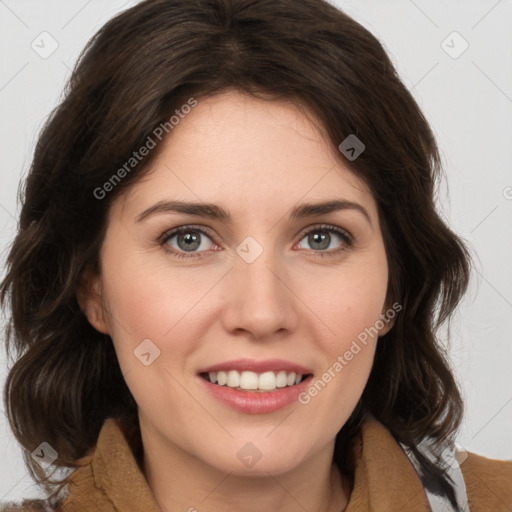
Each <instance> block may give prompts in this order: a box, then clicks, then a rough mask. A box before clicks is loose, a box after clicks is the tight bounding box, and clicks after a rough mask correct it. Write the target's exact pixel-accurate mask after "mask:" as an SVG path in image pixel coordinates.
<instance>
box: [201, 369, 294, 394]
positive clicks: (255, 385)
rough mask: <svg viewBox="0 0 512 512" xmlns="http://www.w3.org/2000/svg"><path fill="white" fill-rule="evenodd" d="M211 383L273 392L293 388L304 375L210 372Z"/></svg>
mask: <svg viewBox="0 0 512 512" xmlns="http://www.w3.org/2000/svg"><path fill="white" fill-rule="evenodd" d="M208 376H209V379H210V382H212V383H213V384H218V385H219V386H227V387H230V388H238V389H245V390H257V389H259V390H262V391H273V390H274V389H277V388H284V387H286V386H293V385H295V384H299V382H300V381H301V380H302V378H303V375H301V374H300V373H295V372H289V373H287V372H285V371H284V370H281V371H279V372H277V374H276V373H274V372H264V373H261V374H257V373H255V372H249V371H243V372H238V371H236V370H229V371H228V372H209V373H208Z"/></svg>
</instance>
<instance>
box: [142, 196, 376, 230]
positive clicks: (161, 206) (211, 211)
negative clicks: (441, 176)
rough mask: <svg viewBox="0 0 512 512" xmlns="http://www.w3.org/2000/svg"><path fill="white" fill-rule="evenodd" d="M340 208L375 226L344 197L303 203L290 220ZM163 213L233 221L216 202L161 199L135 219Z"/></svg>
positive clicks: (365, 212) (366, 213)
mask: <svg viewBox="0 0 512 512" xmlns="http://www.w3.org/2000/svg"><path fill="white" fill-rule="evenodd" d="M339 210H355V211H357V212H360V213H361V214H362V215H363V216H364V217H365V219H366V220H367V221H368V222H369V223H370V226H373V225H372V220H371V217H370V215H369V213H368V211H367V210H366V208H365V207H364V206H362V205H360V204H359V203H354V202H352V201H346V200H344V199H333V200H330V201H324V202H321V203H305V204H301V205H300V206H298V207H296V208H295V209H294V210H292V212H291V213H290V214H289V217H288V218H289V219H290V220H298V219H303V218H305V217H312V216H315V215H325V214H327V213H331V212H335V211H339ZM163 213H185V214H188V215H196V216H198V217H206V218H209V219H213V220H218V221H221V222H226V223H229V222H230V221H231V214H230V213H229V211H228V210H225V209H224V208H222V207H220V206H218V205H216V204H212V203H192V202H186V201H159V202H158V203H156V204H154V205H153V206H150V207H149V208H147V209H146V210H144V211H143V212H142V213H140V214H139V215H137V217H136V219H135V220H136V222H141V221H143V220H145V219H147V218H148V217H151V216H153V215H157V214H163Z"/></svg>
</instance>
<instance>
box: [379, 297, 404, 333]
mask: <svg viewBox="0 0 512 512" xmlns="http://www.w3.org/2000/svg"><path fill="white" fill-rule="evenodd" d="M401 309H402V306H401V305H399V304H398V303H397V302H395V303H394V304H393V305H392V306H389V307H385V308H384V309H383V310H382V314H381V315H380V318H379V320H378V321H377V322H376V324H378V327H380V328H379V338H380V337H381V336H384V335H385V334H387V333H388V332H389V331H390V330H391V328H392V327H393V326H394V325H395V318H396V315H397V314H398V312H399V311H400V310H401Z"/></svg>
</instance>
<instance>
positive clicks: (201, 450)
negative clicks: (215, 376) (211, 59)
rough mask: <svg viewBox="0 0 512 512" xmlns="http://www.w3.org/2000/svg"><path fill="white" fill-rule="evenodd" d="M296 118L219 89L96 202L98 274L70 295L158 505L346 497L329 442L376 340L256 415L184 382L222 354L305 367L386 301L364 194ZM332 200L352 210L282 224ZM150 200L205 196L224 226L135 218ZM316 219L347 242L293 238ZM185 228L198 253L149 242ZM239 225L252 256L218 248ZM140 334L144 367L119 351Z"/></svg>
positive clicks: (353, 399) (222, 505)
mask: <svg viewBox="0 0 512 512" xmlns="http://www.w3.org/2000/svg"><path fill="white" fill-rule="evenodd" d="M311 119H313V118H312V116H311V115H310V116H306V115H305V114H304V113H303V112H302V111H301V110H299V109H298V108H297V107H296V106H294V105H293V104H292V103H288V102H284V101H265V100H262V99H256V98H254V97H252V96H249V95H245V94H243V93H239V92H236V91H225V92H223V93H222V94H220V95H217V96H214V97H210V98H204V99H203V98H200V99H199V104H198V105H197V106H196V107H195V108H194V109H193V110H192V111H191V112H190V114H188V115H187V116H186V117H185V118H184V119H183V120H181V121H180V123H179V125H177V126H176V127H175V128H174V129H173V131H172V132H171V133H170V135H169V136H168V138H167V139H166V140H165V144H164V146H163V147H161V148H160V149H161V151H160V152H159V156H158V158H157V159H156V160H155V161H153V163H152V165H151V170H150V172H149V173H148V174H146V175H145V176H144V178H142V179H140V180H138V181H137V182H136V183H135V184H134V185H133V186H132V187H130V188H129V189H128V191H127V192H125V193H123V195H121V196H120V197H119V198H117V199H116V201H114V203H113V205H112V208H111V210H110V214H109V218H108V227H107V231H106V236H105V240H104V243H103V246H102V249H101V254H100V271H99V273H98V274H92V275H89V276H88V277H87V279H86V286H85V288H84V290H83V291H82V292H81V294H80V299H79V300H80V301H81V305H82V308H83V310H84V311H85V313H86V315H87V317H88V318H89V321H90V322H91V324H92V325H93V326H94V327H95V328H96V329H97V330H99V331H101V332H104V333H108V334H109V335H110V336H111V337H112V340H113V343H114V346H115V350H116V353H117V356H118V359H119V363H120V366H121V369H122V371H123V374H124V376H125V379H126V383H127V385H128V387H129V389H130V391H131V392H132V394H133V396H134V398H135V400H136V402H137V404H138V406H139V419H140V425H141V434H142V441H143V446H144V474H145V476H146V478H147V481H148V484H149V486H150V488H151V490H152V492H153V494H154V496H155V500H156V501H157V503H158V505H159V506H160V508H161V509H162V510H163V511H165V512H171V511H172V512H174V511H186V510H198V511H200V512H213V511H218V510H241V511H246V512H251V511H258V512H260V511H261V510H274V511H278V512H288V511H296V510H311V511H320V510H322V511H326V510H327V511H331V510H332V511H339V510H342V509H344V507H346V505H347V503H348V500H349V497H350V488H349V487H348V486H347V484H346V482H345V479H344V478H343V477H342V476H341V475H340V473H339V471H338V470H337V469H336V467H335V466H333V464H332V457H333V449H334V441H335V436H336V434H337V432H338V431H339V430H340V429H341V427H342V426H343V425H344V423H345V422H346V421H347V419H348V417H349V415H350V414H351V412H352V411H353V409H354V407H355V405H356V403H357V401H358V400H359V398H360V396H361V394H362V391H363V389H364V386H365V384H366V382H367V380H368V376H369V373H370V370H371V365H372V362H373V357H374V353H375V346H376V343H377V342H378V337H377V336H375V337H373V338H369V340H368V343H367V345H366V346H364V347H363V349H362V350H361V351H360V352H359V353H358V354H357V355H356V356H354V358H353V359H352V360H351V361H350V362H349V363H348V364H347V365H346V366H344V368H343V370H342V371H341V372H339V373H337V374H336V376H335V377H334V378H333V379H332V380H331V381H330V382H329V383H328V385H327V386H326V387H325V388H324V389H323V390H322V391H321V392H320V393H318V395H317V396H315V397H314V398H312V399H311V401H310V402H309V403H308V404H307V405H302V404H300V403H298V402H294V403H292V404H291V405H289V406H287V407H285V408H284V409H281V410H278V411H275V412H273V413H265V414H246V413H241V412H239V411H236V410H232V409H230V408H228V407H227V406H226V405H224V404H222V403H220V402H218V401H217V400H216V399H214V398H212V397H211V395H210V394H209V393H207V392H206V390H205V389H204V385H203V384H202V383H201V382H200V381H199V380H198V379H199V377H198V376H197V372H198V371H199V369H200V368H204V367H205V366H209V365H212V364H215V363H219V362H223V361H227V360H231V359H238V358H252V359H258V360H262V359H268V358H281V359H285V360H289V361H292V362H295V363H299V364H302V365H304V366H306V367H309V368H311V369H312V370H313V373H314V375H315V377H321V375H322V374H323V373H324V372H325V371H326V370H327V369H328V368H329V367H332V365H333V363H334V362H335V361H336V360H337V358H338V356H340V355H343V354H344V353H345V352H346V351H347V350H348V349H349V348H350V345H351V343H352V341H353V340H354V339H355V338H356V337H357V335H358V334H359V333H361V332H362V331H364V329H365V328H368V327H370V326H373V325H374V324H375V322H376V321H377V320H378V319H379V318H380V315H381V314H382V313H383V312H384V311H385V310H386V304H385V299H386V289H387V283H388V266H387V259H386V253H385V249H384V242H383V238H382V233H381V230H380V227H379V218H378V212H377V206H376V202H375V200H374V198H373V196H372V194H371V192H370V190H369V189H368V187H367V186H366V185H365V183H364V182H362V181H361V180H360V179H359V178H357V177H356V175H355V174H353V173H352V171H350V169H349V168H348V167H347V166H346V164H344V163H343V162H342V159H341V158H340V156H339V155H336V152H335V151H334V150H333V149H332V147H331V146H330V144H329V142H328V141H327V139H326V137H325V136H324V135H323V134H322V132H321V131H320V130H319V129H317V128H315V124H314V123H313V122H312V121H311ZM332 199H344V200H347V201H351V202H354V203H357V204H359V205H360V206H362V207H363V208H364V209H365V210H366V211H367V213H368V216H369V220H368V219H367V218H366V217H365V215H363V214H362V213H361V212H360V211H358V210H356V209H344V210H339V211H334V212H331V213H327V214H321V215H315V216H309V217H307V218H303V219H297V220H289V219H288V214H289V212H290V211H291V210H292V209H293V208H295V207H296V206H298V204H302V203H315V202H322V201H327V200H332ZM168 200H181V201H192V202H207V203H215V204H216V205H219V206H221V207H223V208H224V209H226V210H228V211H229V212H230V214H231V216H232V219H231V221H230V222H225V221H219V220H213V219H210V218H206V217H198V216H194V215H191V214H184V213H175V212H160V213H156V214H154V215H150V216H147V217H146V218H145V219H144V220H142V221H137V217H138V216H139V215H140V214H141V213H142V212H144V211H145V210H147V209H148V208H150V207H151V206H153V205H155V204H156V203H158V202H159V201H168ZM322 223H327V224H330V225H333V226H336V227H339V228H341V229H343V230H345V231H347V232H349V233H350V234H351V236H352V237H353V242H352V244H347V242H346V241H345V240H344V239H343V238H340V237H339V236H338V235H336V233H331V238H330V242H329V241H328V245H327V248H323V247H325V246H322V247H321V248H320V249H319V248H318V247H319V246H318V245H314V241H313V242H312V241H311V240H310V239H308V232H310V230H311V229H314V228H317V226H319V225H321V224H322ZM187 225H193V226H198V227H202V228H203V229H205V230H208V228H209V231H208V232H207V235H202V234H200V237H201V246H200V247H199V248H197V249H195V253H194V254H196V255H198V257H196V258H188V259H180V258H178V257H177V256H176V255H174V254H173V253H172V252H171V251H172V250H173V249H174V250H175V251H177V252H181V253H184V254H185V255H187V254H190V252H186V250H184V249H183V247H186V245H185V246H184V245H183V244H181V245H178V237H177V236H175V237H173V238H171V239H170V240H168V241H167V242H162V240H161V238H162V235H163V234H164V233H166V232H168V231H169V230H171V229H172V228H175V227H178V226H187ZM320 232H321V230H320ZM193 233H195V234H197V232H194V231H193ZM314 233H318V228H317V229H316V230H315V231H313V234H314ZM210 234H211V236H210ZM320 234H321V233H320ZM248 236H251V237H253V238H254V239H255V240H256V241H257V242H258V244H259V245H260V246H261V247H262V248H263V253H262V254H261V255H260V256H259V257H258V258H257V259H256V260H255V261H254V262H252V263H247V262H246V261H245V260H244V259H243V258H242V257H240V256H239V254H238V253H237V252H236V248H237V246H238V245H239V244H240V243H241V242H242V241H243V240H244V239H245V238H246V237H248ZM312 244H313V245H312ZM340 248H342V249H344V250H340V251H338V252H334V251H336V250H337V249H340ZM322 251H323V252H324V253H329V254H325V255H324V257H320V256H318V253H320V252H322ZM391 325H392V322H389V323H387V324H386V325H385V327H384V328H383V329H381V330H380V332H379V335H383V334H385V333H386V332H387V331H388V330H389V329H390V328H391ZM145 339H150V340H151V341H152V343H154V344H155V345H156V346H157V347H158V349H159V350H160V356H159V357H158V358H156V359H155V360H154V362H152V364H150V365H149V366H145V365H143V364H142V363H141V362H140V361H139V360H138V359H137V358H136V357H134V350H135V349H136V348H137V346H138V345H139V344H140V343H141V342H142V340H145ZM247 442H251V443H253V444H254V445H255V446H256V447H257V448H258V450H259V451H260V452H261V454H262V457H261V459H260V460H259V461H258V462H257V463H256V464H255V465H254V466H253V467H251V468H248V467H246V466H245V465H243V464H242V463H241V462H240V460H239V459H238V458H237V456H236V454H237V452H238V450H239V449H240V448H242V447H243V446H244V445H245V444H246V443H247Z"/></svg>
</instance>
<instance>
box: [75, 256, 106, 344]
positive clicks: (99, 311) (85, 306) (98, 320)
mask: <svg viewBox="0 0 512 512" xmlns="http://www.w3.org/2000/svg"><path fill="white" fill-rule="evenodd" d="M76 298H77V300H78V304H79V305H80V309H81V310H82V311H83V313H84V314H85V316H86V317H87V320H89V323H90V324H91V325H92V326H93V327H94V328H95V329H96V330H97V331H99V332H101V333H103V334H110V328H109V324H108V321H107V310H106V308H105V305H104V303H103V292H102V284H101V275H100V272H99V270H95V269H93V268H92V267H90V266H88V267H86V268H85V269H84V270H83V272H82V275H81V276H80V279H79V282H78V285H77V288H76Z"/></svg>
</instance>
